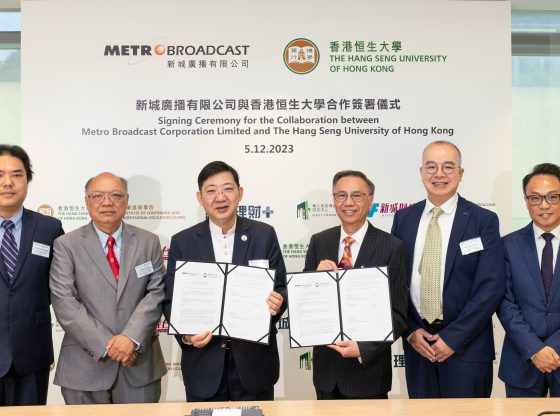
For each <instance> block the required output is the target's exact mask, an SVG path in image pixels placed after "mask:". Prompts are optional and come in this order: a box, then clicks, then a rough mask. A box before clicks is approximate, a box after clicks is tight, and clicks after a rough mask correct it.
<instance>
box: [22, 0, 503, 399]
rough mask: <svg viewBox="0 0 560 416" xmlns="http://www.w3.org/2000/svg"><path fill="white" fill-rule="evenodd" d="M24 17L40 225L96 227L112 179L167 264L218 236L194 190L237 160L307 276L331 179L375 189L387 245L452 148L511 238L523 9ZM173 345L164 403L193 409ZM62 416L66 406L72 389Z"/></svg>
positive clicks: (72, 3) (346, 7)
mask: <svg viewBox="0 0 560 416" xmlns="http://www.w3.org/2000/svg"><path fill="white" fill-rule="evenodd" d="M22 15H23V30H22V34H23V40H22V51H23V59H22V90H23V92H22V102H23V109H22V112H23V123H22V135H23V137H22V144H23V146H24V147H25V148H26V149H27V151H28V152H29V153H30V155H31V157H32V160H33V163H34V168H35V172H36V175H35V178H34V180H33V183H32V184H31V188H30V192H29V196H28V198H27V201H26V206H27V207H28V208H31V209H35V210H38V211H40V212H43V213H46V214H48V215H53V216H55V217H57V218H60V219H61V220H62V221H63V223H64V228H65V230H66V231H67V232H68V231H71V230H74V229H76V228H77V227H79V226H81V225H83V224H85V223H87V221H88V219H89V217H88V215H87V211H86V209H85V206H84V197H83V195H84V192H83V186H84V183H85V182H86V180H87V179H88V178H89V177H91V176H93V175H95V174H97V173H99V172H101V171H107V170H108V171H112V172H115V173H117V174H119V175H121V176H124V177H125V178H127V179H128V180H129V184H130V186H129V191H130V206H129V210H128V214H127V219H126V220H127V221H129V222H130V223H132V224H135V225H138V226H140V227H144V228H146V229H148V230H150V231H153V232H155V233H157V234H158V235H159V237H160V239H161V243H162V247H164V254H166V253H167V247H168V246H169V241H170V238H171V236H172V235H173V234H174V233H176V232H178V231H180V230H181V229H184V228H186V227H189V226H191V225H193V224H195V223H197V222H199V221H201V220H202V219H204V216H205V214H204V212H203V211H202V209H201V208H200V207H199V206H198V204H197V202H196V199H195V193H196V191H197V185H196V177H197V175H198V172H199V171H200V169H201V168H202V167H203V166H204V165H205V164H206V163H207V162H209V161H212V160H224V161H226V162H228V163H230V164H232V165H233V166H234V167H236V168H237V169H238V171H239V173H240V177H241V183H242V186H243V187H244V189H245V194H244V197H243V200H242V202H241V205H240V206H239V215H242V216H246V217H249V218H255V219H257V220H260V221H264V222H267V223H270V224H272V225H274V227H275V228H276V230H277V233H278V237H279V240H280V245H281V248H282V251H283V254H284V258H285V260H286V265H287V268H288V270H289V271H299V270H301V269H302V268H303V261H304V257H305V252H306V248H307V245H308V242H309V238H310V237H311V235H312V234H313V233H315V232H318V231H320V230H322V229H324V228H327V227H331V226H333V225H336V224H337V218H336V215H335V211H334V208H333V204H332V197H331V180H332V176H333V174H334V173H335V172H337V171H338V170H341V169H358V170H362V171H364V172H365V173H366V174H367V175H368V176H369V177H370V178H371V179H372V180H373V181H374V183H375V185H376V193H375V198H374V199H375V201H374V202H375V204H374V206H373V209H372V210H371V212H370V218H369V220H370V221H371V222H372V223H373V224H374V225H375V226H376V227H379V228H381V229H383V230H386V231H388V230H390V227H391V222H392V218H393V215H394V213H395V211H396V210H397V209H400V208H403V207H406V206H408V205H409V204H411V203H413V202H415V201H418V200H420V199H423V197H424V195H425V192H424V189H423V186H422V184H421V182H420V176H419V171H418V169H419V166H420V164H421V151H422V149H423V148H424V147H425V146H426V144H427V143H429V142H430V141H432V140H436V139H447V140H451V141H453V142H454V143H456V144H457V145H458V146H459V147H460V148H461V149H462V151H463V167H464V168H465V175H464V179H463V182H462V184H461V188H460V191H461V193H462V194H463V195H464V196H466V197H467V198H469V199H471V200H472V201H475V202H477V203H478V204H480V205H482V206H485V207H487V208H489V209H491V210H494V211H496V212H497V213H498V215H499V216H500V218H501V221H502V232H508V231H510V218H511V212H510V211H511V127H510V126H511V96H510V90H511V63H510V4H509V2H508V1H436V0H432V1H422V2H419V1H416V0H411V1H404V0H400V1H399V0H393V1H372V0H356V1H352V2H330V1H327V2H325V1H318V0H317V1H306V2H296V1H291V0H289V1H283V2H280V3H277V4H276V3H275V4H272V3H270V2H262V1H239V2H226V1H213V2H206V3H203V4H202V3H200V2H184V1H176V0H169V1H165V2H153V1H146V0H142V1H140V0H123V1H110V0H96V1H78V0H67V1H62V0H43V1H31V0H28V1H26V0H24V1H23V2H22ZM496 322H497V321H496ZM497 326H499V324H497ZM279 327H280V341H279V344H280V345H279V348H280V356H281V372H282V374H281V378H280V380H279V382H278V384H277V385H276V397H277V398H280V399H281V398H288V399H300V398H313V397H314V391H313V387H312V381H311V374H312V371H311V369H312V359H311V354H310V350H309V349H290V348H289V343H288V330H287V328H288V321H287V319H283V320H282V321H281V322H280V325H279ZM55 329H56V330H55V348H56V350H57V351H56V354H55V355H58V348H59V345H60V341H61V339H62V330H61V329H60V327H59V326H58V325H57V324H56V323H55ZM166 329H167V328H166V323H165V322H164V321H162V322H161V323H160V325H159V326H158V330H159V331H160V332H161V340H162V344H163V348H164V353H165V356H166V360H167V364H168V368H169V373H168V375H167V376H166V377H165V378H164V391H163V394H162V400H164V401H165V400H184V397H185V395H184V390H183V383H182V379H181V374H180V371H179V365H180V350H179V348H178V346H177V345H176V343H175V341H174V340H173V339H172V337H170V336H167V335H166ZM500 331H501V329H500V328H498V327H497V328H496V332H497V333H498V337H497V338H498V341H497V343H498V347H500V346H501V338H502V336H503V335H502V333H501V332H500ZM393 354H394V355H393V366H394V370H395V373H394V374H395V377H394V381H393V389H392V392H391V396H396V397H406V387H405V380H404V365H405V362H404V357H403V355H402V346H401V341H400V340H399V341H398V342H397V343H395V345H394V347H393ZM498 359H499V356H498ZM494 391H495V393H494V394H495V395H498V396H499V395H503V387H502V386H501V383H500V382H498V381H497V382H496V383H495V389H494ZM49 402H50V403H60V402H62V398H61V396H60V393H59V388H58V387H56V386H52V387H51V391H50V397H49Z"/></svg>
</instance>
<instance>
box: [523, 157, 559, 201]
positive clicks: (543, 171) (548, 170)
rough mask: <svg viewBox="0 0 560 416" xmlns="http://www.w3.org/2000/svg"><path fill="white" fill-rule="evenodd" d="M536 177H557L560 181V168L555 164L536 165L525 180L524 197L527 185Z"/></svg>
mask: <svg viewBox="0 0 560 416" xmlns="http://www.w3.org/2000/svg"><path fill="white" fill-rule="evenodd" d="M536 175H550V176H556V177H557V178H558V180H559V181H560V166H558V165H555V164H554V163H540V164H538V165H535V167H534V168H533V170H532V171H531V173H529V174H527V175H525V177H524V178H523V195H526V191H527V184H528V183H529V181H530V180H531V178H532V177H533V176H536Z"/></svg>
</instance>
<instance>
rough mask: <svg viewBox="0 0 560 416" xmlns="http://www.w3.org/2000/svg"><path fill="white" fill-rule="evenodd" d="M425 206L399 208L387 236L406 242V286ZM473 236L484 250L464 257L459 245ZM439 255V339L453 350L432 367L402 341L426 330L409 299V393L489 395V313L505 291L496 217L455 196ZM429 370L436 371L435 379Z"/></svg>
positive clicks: (491, 343) (491, 354)
mask: <svg viewBox="0 0 560 416" xmlns="http://www.w3.org/2000/svg"><path fill="white" fill-rule="evenodd" d="M425 205H426V201H425V200H424V201H421V202H418V203H416V204H414V205H411V206H410V207H408V208H405V209H402V210H399V211H397V213H396V215H395V218H394V221H393V228H392V234H393V235H395V236H396V237H398V238H400V239H402V240H404V241H405V242H406V247H407V257H408V283H409V286H410V279H411V276H412V264H413V261H414V247H415V243H416V235H417V233H418V226H419V223H420V218H421V216H422V213H423V211H424V207H425ZM476 238H480V241H481V243H482V246H483V248H482V249H481V250H478V251H474V252H470V253H468V254H463V253H462V251H461V248H460V243H461V242H463V241H468V240H472V239H476ZM443 255H444V256H445V270H444V272H443V275H442V278H443V293H442V308H443V325H444V328H443V329H442V330H441V331H440V332H439V335H440V337H441V338H442V339H443V341H444V342H445V343H446V344H447V345H448V346H449V347H450V348H452V349H453V350H454V351H455V352H454V354H453V355H452V356H451V357H450V358H448V359H447V360H446V361H445V362H444V363H436V364H431V363H429V361H428V360H427V359H426V358H424V357H422V356H421V355H420V354H418V353H417V352H416V350H414V349H413V348H412V346H411V345H410V344H409V343H408V341H407V340H406V338H407V337H408V336H410V335H411V334H412V333H413V332H414V331H415V330H417V329H418V328H423V329H425V330H427V331H428V327H427V326H426V324H425V323H424V322H423V320H422V318H421V316H420V313H419V311H418V310H416V307H415V306H414V304H413V303H412V301H410V302H409V307H408V319H409V325H408V328H407V329H406V331H405V332H404V334H403V347H404V352H405V359H406V381H407V387H408V393H409V396H410V397H411V398H418V397H488V396H489V395H490V393H491V390H492V361H493V360H494V358H495V351H494V336H493V329H492V315H493V314H494V312H495V311H496V309H497V307H498V305H499V304H500V301H501V300H502V297H503V295H504V291H505V277H504V269H505V267H504V260H503V259H504V252H503V245H502V242H501V239H500V235H499V223H498V217H497V216H496V214H494V213H493V212H491V211H489V210H486V209H484V208H481V207H479V206H478V205H476V204H473V203H472V202H469V201H467V200H466V199H464V198H462V197H461V196H459V198H458V202H457V207H456V212H455V217H454V220H453V225H452V227H451V234H450V237H449V243H448V249H447V253H444V254H443ZM469 363H471V364H472V365H469ZM476 364H482V366H478V365H476ZM481 368H482V369H484V371H483V372H480V369H481ZM431 370H434V371H436V370H437V371H439V374H440V379H439V380H438V379H437V378H436V377H435V376H434V374H433V373H432V372H431ZM469 380H470V382H469ZM440 381H441V382H440ZM440 388H442V389H443V390H441V391H440V390H439V389H440Z"/></svg>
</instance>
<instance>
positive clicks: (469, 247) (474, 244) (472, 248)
mask: <svg viewBox="0 0 560 416" xmlns="http://www.w3.org/2000/svg"><path fill="white" fill-rule="evenodd" d="M459 247H461V253H463V256H465V255H467V254H471V253H476V252H477V251H481V250H484V246H483V245H482V240H481V239H480V237H476V238H471V239H470V240H465V241H461V242H460V243H459Z"/></svg>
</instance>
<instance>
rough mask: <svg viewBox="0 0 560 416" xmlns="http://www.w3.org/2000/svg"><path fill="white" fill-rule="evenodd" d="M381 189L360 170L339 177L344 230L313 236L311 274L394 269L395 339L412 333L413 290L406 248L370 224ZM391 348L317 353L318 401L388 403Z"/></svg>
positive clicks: (360, 345)
mask: <svg viewBox="0 0 560 416" xmlns="http://www.w3.org/2000/svg"><path fill="white" fill-rule="evenodd" d="M374 191H375V187H374V185H373V183H372V182H371V181H370V180H369V179H368V178H367V177H366V175H364V174H363V173H362V172H359V171H352V170H346V171H342V172H338V173H337V174H336V175H334V178H333V197H334V205H335V209H336V213H337V215H338V218H339V219H340V222H341V225H340V226H337V227H333V228H329V229H328V230H325V231H322V232H320V233H318V234H315V235H313V236H312V237H311V241H310V243H309V249H308V251H307V256H306V258H305V270H306V271H311V270H337V269H338V268H346V269H347V268H361V267H382V266H388V271H389V273H388V274H389V288H390V292H391V306H392V319H393V332H394V339H398V338H399V337H400V336H401V333H402V332H403V331H404V329H405V328H406V308H407V304H408V289H407V286H406V258H405V246H404V243H403V242H402V241H400V240H398V239H397V238H395V237H393V236H392V235H390V234H388V233H386V232H383V231H381V230H379V229H377V228H375V227H374V226H373V225H371V224H370V223H369V222H368V221H367V220H366V219H367V215H368V212H369V210H370V209H371V206H372V204H373V194H374ZM391 382H392V370H391V344H390V343H388V342H356V341H338V342H336V343H335V344H334V345H328V346H319V347H314V348H313V384H314V385H315V390H316V392H317V399H318V400H335V399H386V398H387V393H388V392H389V390H391Z"/></svg>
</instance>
